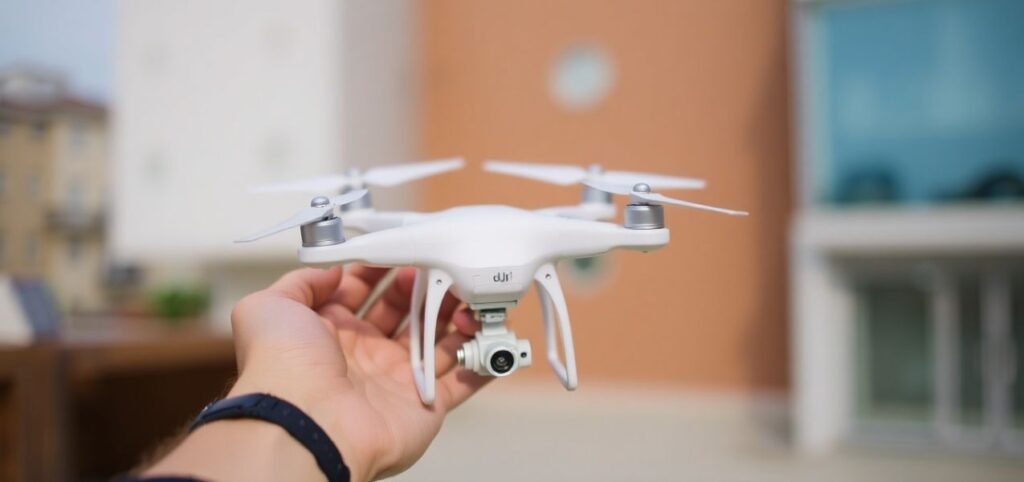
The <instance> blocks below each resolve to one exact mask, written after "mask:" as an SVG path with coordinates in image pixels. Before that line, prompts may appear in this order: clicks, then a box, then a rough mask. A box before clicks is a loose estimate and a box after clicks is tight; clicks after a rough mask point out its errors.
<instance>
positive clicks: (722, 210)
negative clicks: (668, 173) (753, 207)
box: [636, 192, 750, 216]
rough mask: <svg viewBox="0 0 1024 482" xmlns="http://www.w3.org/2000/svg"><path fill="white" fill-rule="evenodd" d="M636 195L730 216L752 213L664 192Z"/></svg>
mask: <svg viewBox="0 0 1024 482" xmlns="http://www.w3.org/2000/svg"><path fill="white" fill-rule="evenodd" d="M636 197H638V198H640V199H644V200H647V201H651V202H660V203H665V204H675V205H676V206H683V207H688V208H694V209H703V210H705V211H714V212H716V213H722V214H728V215H730V216H747V215H749V214H750V213H748V212H746V211H736V210H734V209H726V208H720V207H715V206H708V205H707V204H698V203H695V202H690V201H683V200H682V199H674V198H670V197H668V196H665V195H663V194H658V193H656V192H645V193H636Z"/></svg>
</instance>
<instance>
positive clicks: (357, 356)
mask: <svg viewBox="0 0 1024 482" xmlns="http://www.w3.org/2000/svg"><path fill="white" fill-rule="evenodd" d="M386 273H387V269H384V268H368V267H365V266H353V267H352V269H351V270H349V271H348V272H345V273H342V270H341V269H340V268H338V267H335V268H331V269H329V270H320V269H314V268H306V269H300V270H296V271H292V272H290V273H288V274H286V275H284V276H283V277H282V278H281V279H280V280H278V281H277V282H276V283H274V284H273V285H272V286H271V287H269V288H267V289H265V290H262V291H259V292H256V293H253V294H251V295H249V296H247V297H245V298H244V299H242V300H241V301H239V302H238V303H237V304H236V305H235V308H234V311H233V313H232V315H231V323H232V329H233V331H234V337H235V350H236V356H237V358H238V369H239V378H238V381H237V383H236V384H235V385H234V387H233V388H232V389H231V392H230V393H229V396H235V395H244V394H247V393H255V392H266V393H270V394H273V395H275V396H278V397H280V398H283V399H285V400H288V401H289V402H291V403H293V404H295V405H297V406H298V407H299V408H301V409H302V410H303V411H305V412H306V413H307V414H309V415H310V416H311V417H312V418H313V419H314V420H315V421H316V422H317V423H318V424H320V425H321V427H323V429H324V430H325V431H326V432H327V433H328V435H330V437H331V439H332V440H333V441H334V443H335V445H337V446H338V449H339V450H340V451H341V454H342V456H343V457H344V459H345V462H346V463H347V464H348V466H349V469H350V470H351V471H352V474H353V480H373V479H376V478H379V477H386V476H389V475H394V474H396V473H399V472H401V471H403V470H405V469H406V468H408V467H409V466H411V465H412V464H413V463H414V462H415V461H416V460H418V459H419V458H420V457H421V456H422V455H423V453H424V452H425V451H426V449H427V446H428V445H429V444H430V442H431V441H432V440H433V439H434V437H435V436H437V433H438V432H439V431H440V429H441V423H442V421H443V420H444V417H445V415H446V414H447V413H448V412H449V411H451V410H452V409H454V408H455V407H457V406H458V405H459V404H460V403H462V402H464V401H465V400H466V399H467V398H469V397H470V396H471V395H472V394H473V393H475V392H476V391H477V390H479V389H480V388H481V387H482V386H483V385H484V384H486V383H487V382H488V381H489V380H490V377H482V376H479V375H477V374H475V373H473V372H471V371H469V370H466V369H464V368H461V367H459V366H457V365H458V364H457V360H456V351H457V350H458V348H459V347H460V346H462V344H463V343H465V342H466V341H469V340H470V339H471V337H472V335H473V334H474V333H475V332H476V331H477V329H478V323H477V322H476V321H474V320H473V317H472V314H471V312H469V311H468V310H459V311H456V308H457V307H458V305H459V303H458V300H456V299H455V298H454V297H452V296H451V295H450V294H449V295H448V296H447V297H446V298H445V301H444V302H443V303H442V307H441V311H440V314H439V316H438V325H439V326H438V336H437V340H438V341H437V350H436V367H437V368H436V369H437V377H438V379H437V395H436V399H435V401H434V403H433V405H431V406H426V405H423V404H422V402H421V401H420V398H419V394H418V392H417V391H416V385H415V382H414V380H413V374H412V368H411V367H410V362H409V334H408V331H407V330H408V329H407V328H404V329H402V330H401V331H400V332H397V331H398V329H399V326H400V324H401V322H402V320H404V319H405V317H406V315H407V314H408V311H409V304H410V297H411V293H412V284H413V278H414V276H415V270H413V269H402V270H401V271H399V273H398V276H397V278H396V279H395V282H394V283H393V284H392V285H391V286H390V287H389V288H388V290H387V291H386V292H385V293H384V294H383V296H381V298H380V300H378V301H377V303H376V304H375V305H374V306H373V307H372V308H371V309H370V310H369V311H368V312H367V315H366V317H365V319H359V318H357V317H356V316H355V315H354V312H355V311H357V310H358V309H359V307H360V306H361V305H362V304H363V303H364V301H365V300H366V299H367V298H368V297H369V295H370V292H371V291H372V290H373V288H374V286H376V285H377V283H378V282H380V280H381V278H383V277H384V275H385V274H386ZM396 332H397V333H396Z"/></svg>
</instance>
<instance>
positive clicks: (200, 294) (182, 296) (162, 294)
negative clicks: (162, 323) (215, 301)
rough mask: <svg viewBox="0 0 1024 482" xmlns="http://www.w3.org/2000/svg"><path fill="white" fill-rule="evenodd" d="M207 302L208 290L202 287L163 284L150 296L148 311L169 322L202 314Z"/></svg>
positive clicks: (208, 299) (208, 300) (207, 304)
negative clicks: (163, 285)
mask: <svg viewBox="0 0 1024 482" xmlns="http://www.w3.org/2000/svg"><path fill="white" fill-rule="evenodd" d="M209 304H210V295H209V292H208V291H207V290H206V289H205V288H203V287H188V286H165V287H161V288H158V289H156V290H155V291H153V293H152V294H151V296H150V311H151V312H152V313H153V314H155V315H156V316H157V317H158V318H161V319H163V320H166V321H168V322H171V323H170V324H178V323H179V322H180V321H181V320H185V319H188V318H195V317H197V316H199V315H202V314H203V313H204V312H205V311H206V308H207V307H208V306H209Z"/></svg>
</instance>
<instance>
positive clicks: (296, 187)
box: [249, 174, 350, 194]
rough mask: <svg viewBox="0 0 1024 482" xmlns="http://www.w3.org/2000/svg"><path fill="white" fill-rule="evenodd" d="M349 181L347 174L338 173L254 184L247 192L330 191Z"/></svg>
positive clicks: (337, 189)
mask: <svg viewBox="0 0 1024 482" xmlns="http://www.w3.org/2000/svg"><path fill="white" fill-rule="evenodd" d="M349 182H350V180H349V177H348V176H342V175H340V174H339V175H334V176H321V177H314V178H310V179H299V180H297V181H286V182H280V183H276V184H267V185H265V186H254V187H250V188H249V192H253V193H261V194H262V193H271V192H332V191H339V190H341V188H343V187H345V186H346V185H347V184H348V183H349Z"/></svg>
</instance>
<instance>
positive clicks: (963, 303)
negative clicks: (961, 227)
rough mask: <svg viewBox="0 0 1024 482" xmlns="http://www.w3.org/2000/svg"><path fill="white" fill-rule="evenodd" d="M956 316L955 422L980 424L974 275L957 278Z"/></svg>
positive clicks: (977, 308)
mask: <svg viewBox="0 0 1024 482" xmlns="http://www.w3.org/2000/svg"><path fill="white" fill-rule="evenodd" d="M958 295H959V301H960V310H959V314H960V317H959V318H960V319H959V326H957V332H958V333H957V335H958V337H957V338H958V340H957V347H958V350H957V351H958V354H959V359H958V360H957V367H958V369H959V370H958V371H959V382H960V387H959V401H960V407H959V414H958V418H959V420H958V421H959V422H960V423H963V424H966V425H980V424H981V422H982V421H983V419H984V417H983V410H984V402H983V396H984V392H985V389H984V381H983V379H982V362H981V357H982V343H981V341H982V336H983V334H984V332H983V331H982V327H981V285H980V283H979V278H978V276H977V275H970V276H962V277H961V278H960V280H959V286H958Z"/></svg>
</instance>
